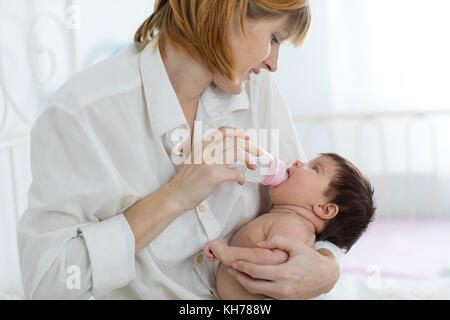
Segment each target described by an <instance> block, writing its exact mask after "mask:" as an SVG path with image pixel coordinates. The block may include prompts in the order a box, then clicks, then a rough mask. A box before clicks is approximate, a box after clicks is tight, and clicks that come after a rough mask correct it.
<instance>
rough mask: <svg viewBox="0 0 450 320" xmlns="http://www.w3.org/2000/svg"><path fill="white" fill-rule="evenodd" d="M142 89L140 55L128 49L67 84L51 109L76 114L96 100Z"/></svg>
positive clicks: (52, 102)
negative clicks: (62, 109) (61, 109)
mask: <svg viewBox="0 0 450 320" xmlns="http://www.w3.org/2000/svg"><path fill="white" fill-rule="evenodd" d="M140 86H141V81H140V73H139V52H138V50H137V49H136V47H135V45H134V44H132V45H129V46H127V47H125V48H124V49H122V50H121V51H120V52H119V53H118V54H116V55H114V56H112V57H110V58H108V59H106V60H103V61H101V62H99V63H97V64H95V65H93V66H91V67H89V68H87V69H85V70H83V71H80V72H78V73H76V74H75V75H73V76H72V77H71V78H70V79H69V80H67V81H66V82H65V83H64V84H63V85H62V86H61V87H60V88H59V89H58V90H57V91H56V92H55V94H54V96H53V98H52V99H51V100H50V105H57V106H59V107H61V108H64V109H66V110H67V111H70V112H73V113H77V111H79V109H80V108H83V107H85V106H86V105H89V104H91V103H94V102H95V101H97V100H100V99H103V98H105V97H109V96H115V95H119V94H121V93H123V92H127V91H131V90H133V89H135V88H138V87H140Z"/></svg>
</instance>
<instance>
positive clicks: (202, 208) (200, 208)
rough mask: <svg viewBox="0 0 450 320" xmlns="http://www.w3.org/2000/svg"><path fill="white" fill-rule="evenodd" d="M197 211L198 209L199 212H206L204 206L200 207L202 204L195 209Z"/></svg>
mask: <svg viewBox="0 0 450 320" xmlns="http://www.w3.org/2000/svg"><path fill="white" fill-rule="evenodd" d="M197 209H198V211H199V212H205V210H206V208H205V206H204V205H202V204H201V205H199V206H198V207H197Z"/></svg>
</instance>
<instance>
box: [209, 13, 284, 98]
mask: <svg viewBox="0 0 450 320" xmlns="http://www.w3.org/2000/svg"><path fill="white" fill-rule="evenodd" d="M285 20H286V18H280V19H277V20H269V19H259V20H253V19H248V18H246V19H245V32H246V33H245V35H244V33H243V32H242V28H241V23H240V14H239V11H238V10H236V13H235V15H234V17H233V22H232V28H231V34H230V40H231V46H232V50H233V56H234V57H235V59H236V60H235V61H236V64H237V71H238V77H239V78H238V82H237V83H233V82H232V81H231V80H229V79H227V78H225V77H224V76H222V75H216V76H214V78H213V82H214V83H215V84H216V85H217V86H218V87H220V88H221V89H222V90H224V91H226V92H229V93H232V94H239V93H241V92H242V90H243V85H244V82H246V81H247V80H250V75H251V73H255V74H258V73H259V72H260V70H261V69H262V68H265V69H267V70H268V71H271V72H275V71H276V70H277V69H278V53H279V49H280V43H281V42H282V41H283V40H285V39H286V38H287V34H286V31H285V30H284V28H283V27H284V26H285Z"/></svg>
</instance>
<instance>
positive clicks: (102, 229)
mask: <svg viewBox="0 0 450 320" xmlns="http://www.w3.org/2000/svg"><path fill="white" fill-rule="evenodd" d="M79 230H80V231H81V234H82V237H83V238H84V240H85V242H86V246H87V249H88V252H89V258H90V260H91V270H92V292H93V295H94V297H96V298H99V297H104V296H106V295H107V294H109V293H110V292H111V291H113V290H115V289H118V288H121V287H124V286H126V285H127V284H128V283H129V282H130V281H131V280H133V279H134V278H135V276H136V270H135V254H134V250H135V239H134V235H133V232H132V231H131V228H130V225H129V224H128V221H127V220H126V218H125V217H124V216H123V214H118V215H116V216H114V217H112V218H110V219H108V220H104V221H101V222H97V223H91V224H88V225H85V226H82V227H80V229H79Z"/></svg>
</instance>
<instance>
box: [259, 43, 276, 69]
mask: <svg viewBox="0 0 450 320" xmlns="http://www.w3.org/2000/svg"><path fill="white" fill-rule="evenodd" d="M279 51H280V46H279V45H274V46H272V47H271V48H270V54H269V56H268V57H267V59H266V60H264V61H263V64H264V68H266V69H267V70H268V71H270V72H275V71H277V70H278V54H279Z"/></svg>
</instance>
